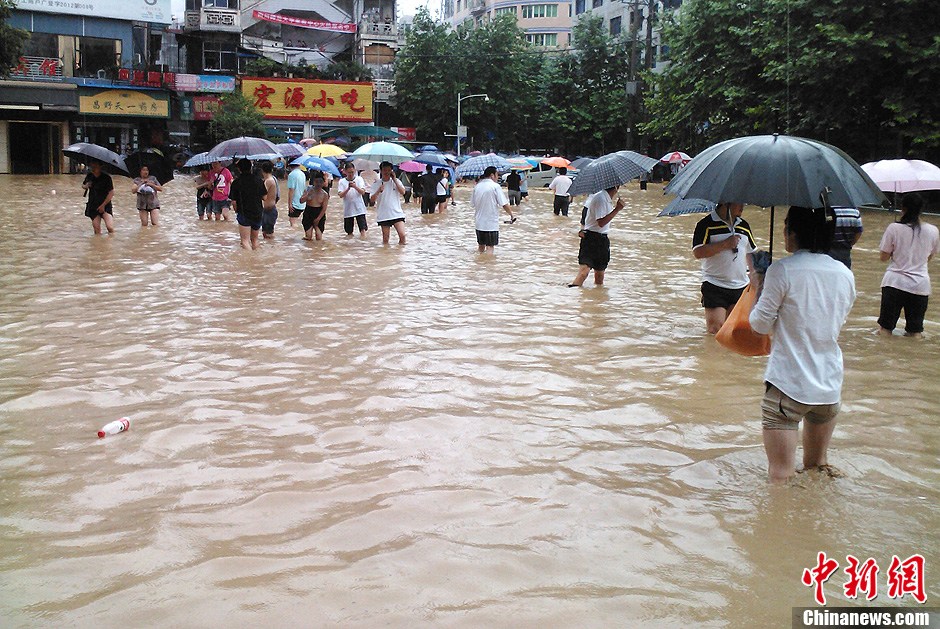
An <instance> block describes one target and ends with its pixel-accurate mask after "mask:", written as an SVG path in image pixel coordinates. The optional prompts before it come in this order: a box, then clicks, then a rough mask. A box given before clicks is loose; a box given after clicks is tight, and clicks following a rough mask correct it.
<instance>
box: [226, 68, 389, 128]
mask: <svg viewBox="0 0 940 629" xmlns="http://www.w3.org/2000/svg"><path fill="white" fill-rule="evenodd" d="M242 92H243V93H244V95H245V97H246V98H248V99H249V100H250V101H251V103H252V104H253V105H254V107H255V109H257V110H259V111H261V112H262V113H264V115H265V117H266V118H293V119H299V120H336V121H340V122H371V121H372V95H373V89H372V84H371V83H353V82H343V81H307V80H303V79H274V78H265V79H254V78H251V79H242Z"/></svg>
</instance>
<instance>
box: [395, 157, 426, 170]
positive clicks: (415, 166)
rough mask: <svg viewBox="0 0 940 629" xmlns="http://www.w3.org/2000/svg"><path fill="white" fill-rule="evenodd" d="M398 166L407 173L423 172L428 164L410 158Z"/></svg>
mask: <svg viewBox="0 0 940 629" xmlns="http://www.w3.org/2000/svg"><path fill="white" fill-rule="evenodd" d="M398 167H399V168H400V169H402V170H403V171H405V172H406V173H423V172H424V169H425V168H427V164H421V163H419V162H416V161H414V160H409V161H407V162H402V163H401V164H399V165H398Z"/></svg>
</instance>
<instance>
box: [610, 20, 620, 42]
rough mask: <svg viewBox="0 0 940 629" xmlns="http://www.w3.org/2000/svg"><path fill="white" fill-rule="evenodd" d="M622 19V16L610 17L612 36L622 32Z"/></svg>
mask: <svg viewBox="0 0 940 629" xmlns="http://www.w3.org/2000/svg"><path fill="white" fill-rule="evenodd" d="M621 19H622V18H621V17H620V16H617V17H612V18H610V34H611V36H612V37H616V36H617V35H619V34H620V22H621Z"/></svg>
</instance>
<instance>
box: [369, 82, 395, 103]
mask: <svg viewBox="0 0 940 629" xmlns="http://www.w3.org/2000/svg"><path fill="white" fill-rule="evenodd" d="M372 84H373V85H374V89H375V102H377V103H387V102H388V101H390V100H391V99H392V98H394V97H395V81H393V80H391V79H373V80H372Z"/></svg>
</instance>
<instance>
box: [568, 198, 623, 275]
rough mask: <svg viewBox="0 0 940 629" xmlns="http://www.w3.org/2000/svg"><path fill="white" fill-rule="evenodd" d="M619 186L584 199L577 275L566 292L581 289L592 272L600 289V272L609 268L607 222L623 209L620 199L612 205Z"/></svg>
mask: <svg viewBox="0 0 940 629" xmlns="http://www.w3.org/2000/svg"><path fill="white" fill-rule="evenodd" d="M619 189H620V186H614V187H613V188H608V189H607V190H601V191H600V192H595V193H594V194H592V195H591V196H590V198H589V199H588V204H587V212H585V214H584V230H583V232H584V233H583V234H582V235H581V245H580V248H579V249H578V264H579V265H581V266H580V268H579V269H578V275H577V277H575V278H574V281H573V282H571V283H570V284H568V287H569V288H573V287H575V286H581V285H582V284H584V280H586V279H587V276H588V273H590V272H591V269H594V284H595V286H603V284H604V272H605V271H606V270H607V265H608V264H610V237H609V236H608V235H607V234H608V232H609V231H610V221H611V220H613V218H614V217H615V216H616V215H617V214H618V213H619V212H620V210H622V209H623V199H617V205H616V206H615V205H614V202H613V201H614V196H615V195H616V194H617V190H619Z"/></svg>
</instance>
